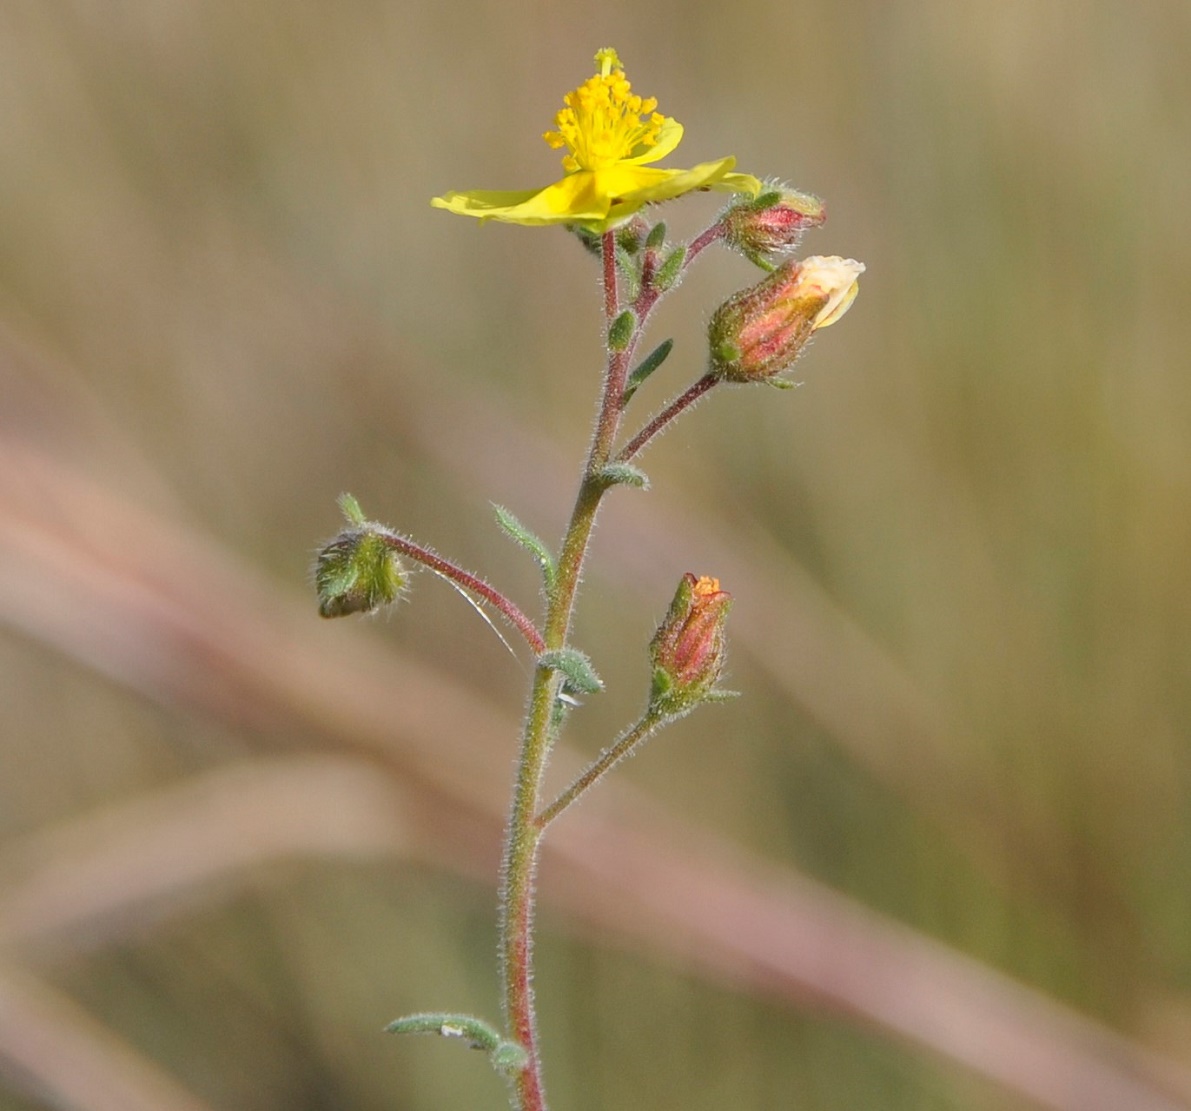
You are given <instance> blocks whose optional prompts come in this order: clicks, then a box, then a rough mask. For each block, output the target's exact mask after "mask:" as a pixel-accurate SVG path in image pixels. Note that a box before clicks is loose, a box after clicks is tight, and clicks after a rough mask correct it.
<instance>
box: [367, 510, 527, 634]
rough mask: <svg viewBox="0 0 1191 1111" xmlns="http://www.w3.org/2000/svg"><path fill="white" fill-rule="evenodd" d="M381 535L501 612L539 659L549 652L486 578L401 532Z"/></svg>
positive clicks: (514, 608)
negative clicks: (474, 573)
mask: <svg viewBox="0 0 1191 1111" xmlns="http://www.w3.org/2000/svg"><path fill="white" fill-rule="evenodd" d="M380 536H381V538H382V539H383V540H384V542H385V544H386V545H388V547H390V548H392V549H393V550H394V551H396V552H400V553H401V554H402V555H404V556H408V557H409V558H410V559H413V560H416V561H417V562H418V563H420V564H422V565H423V566H424V567H429V568H430V570H431V571H435V572H437V573H438V574H440V575H442V576H443V578H447V579H450V580H451V581H452V582H456V583H458V584H459V585H460V586H462V587H463V588H464V589H466V590H468V591H470V592H471V593H472V594H475V595H478V596H479V597H480V598H483V599H484V601H485V602H488V603H489V604H490V605H492V606H493V607H495V608H496V609H498V610H499V611H500V612H501V614H503V615H504V617H505V618H507V620H508V621H509V623H510V624H511V625H512V626H513V627H514V628H515V629H516V630H517V631H518V632H519V633H520V634H521V635H522V636H523V637H524V638H525V641H526V643H527V644H528V645H529V646H530V648H531V649H533V654H534V655H535V656H540V655H541V654H542V653H543V652H544V651H545V650H546V642H545V641H544V640H543V639H542V634H541V633H539V632H538V630H537V626H536V625H534V623H533V622H532V621H531V620H530V619H529V618H528V617H526V616H525V614H524V613H522V612H521V609H520V608H519V607H518V606H517V604H516V603H515V602H513V601H511V600H510V599H509V598H506V597H505V596H504V595H503V594H502V593H501V592H500V591H499V590H497V589H496V588H495V587H492V586H489V585H488V584H487V583H486V582H484V580H483V579H481V578H479V577H478V576H476V575H473V574H472V573H471V572H470V571H465V570H464V569H463V568H462V567H460V566H458V565H457V564H455V563H452V562H451V561H450V560H449V559H443V557H442V556H440V555H435V554H434V552H432V551H430V550H429V549H428V548H423V547H422V546H421V545H420V544H415V543H414V542H413V541H412V540H410V539H408V538H407V537H404V536H401V535H400V534H398V533H395V532H392V531H390V530H388V529H386V530H384V531H383V532H381V533H380Z"/></svg>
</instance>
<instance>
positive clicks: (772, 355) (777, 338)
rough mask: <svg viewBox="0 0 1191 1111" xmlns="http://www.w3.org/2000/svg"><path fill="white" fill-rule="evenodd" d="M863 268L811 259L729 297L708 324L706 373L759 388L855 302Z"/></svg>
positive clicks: (830, 258)
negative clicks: (752, 383)
mask: <svg viewBox="0 0 1191 1111" xmlns="http://www.w3.org/2000/svg"><path fill="white" fill-rule="evenodd" d="M862 273H864V263H862V262H856V261H855V259H850V258H840V257H838V256H837V255H831V256H828V257H824V256H821V255H813V256H812V257H810V258H806V259H803V260H802V261H801V262H799V261H797V260H791V261H789V262H786V263H783V264H782V265H781V266H779V267H778V268H777V269H776V270H775V271H774V272H773V273H772V274H770V275H769V277H767V278H765V279H764V280H762V281H761V282H758V283H757V285H755V286H752V287H751V288H749V289H745V290H741V292H739V293H737V294H735V295H734V296H732V297H730V298H729V299H728V300H727V301H725V302H724V303H723V304H722V305H721V306H720V307H719V308H718V309H716V311H715V314H714V315H713V316H712V318H711V324H710V325H709V327H708V340H709V342H710V344H711V368H712V371H713V372H714V373H715V374H716V375H718V376H719V377H720V378H721V379H724V380H726V381H729V382H764V381H768V380H770V379H772V378H774V377H775V376H776V375H778V374H780V373H781V372H782V371H783V370H785V369H786V368H787V367H789V366H790V365H791V364H793V362H794V360H795V359H797V358H798V356H799V354H800V353H801V352H802V349H803V347H805V346H806V342H807V340H809V339H810V338H811V335H812V334H813V333H814V332H815V331H817V330H818V329H819V328H826V327H827V326H828V325H829V324H834V323H835V322H836V321H837V320H838V319H839V318H840V317H841V316H843V315H844V313H845V312H847V311H848V308H849V306H850V305H851V304H852V301H853V300H855V297H856V292H857V289H858V279H859V277H860V275H861V274H862Z"/></svg>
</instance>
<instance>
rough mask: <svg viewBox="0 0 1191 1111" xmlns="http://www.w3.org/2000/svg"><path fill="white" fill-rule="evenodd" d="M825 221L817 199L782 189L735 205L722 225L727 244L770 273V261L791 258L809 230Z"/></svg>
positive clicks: (725, 214) (825, 214)
mask: <svg viewBox="0 0 1191 1111" xmlns="http://www.w3.org/2000/svg"><path fill="white" fill-rule="evenodd" d="M826 219H827V208H826V206H825V205H824V204H823V202H822V201H821V200H819V198H818V197H812V196H811V195H810V194H809V193H799V192H797V191H796V190H794V189H785V188H782V189H772V190H770V191H769V192H766V193H762V194H761V196H759V197H757V198H756V199H755V200H744V201H740V202H738V203H737V204H734V205H733V206H732V207H731V208H729V209H728V211H727V212H725V213H724V215H723V217H722V218H721V220H720V223H721V224H722V225H723V228H724V242H726V243H727V244H728V245H729V246H731V247H735V248H736V249H737V250H738V251H740V252H741V253H742V254H743V255H745V256H746V257H747V258H749V259H750V260H751V261H753V262H755V263H756V264H757V265H758V266H762V267H764V268H765V269H766V270H771V269H773V264H772V263H771V262H770V261H769V260H770V259H771V258H780V257H781V256H783V255H788V254H789V253H790V252H791V251H793V250H794V248H795V247H797V246H798V241H799V240H800V239H801V238H802V233H803V232H804V231H805V230H806V229H807V228H817V227H819V225H820V224H822V223H823V222H824V221H825V220H826Z"/></svg>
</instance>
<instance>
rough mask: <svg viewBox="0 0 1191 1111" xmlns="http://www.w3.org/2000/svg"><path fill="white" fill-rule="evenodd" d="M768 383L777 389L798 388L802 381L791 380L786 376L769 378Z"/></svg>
mask: <svg viewBox="0 0 1191 1111" xmlns="http://www.w3.org/2000/svg"><path fill="white" fill-rule="evenodd" d="M766 385H769V386H772V387H773V388H774V389H775V390H796V389H798V387H799V386H801V385H802V383H801V382H790V381H787V380H786V379H785V378H767V379H766Z"/></svg>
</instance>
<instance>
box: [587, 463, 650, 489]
mask: <svg viewBox="0 0 1191 1111" xmlns="http://www.w3.org/2000/svg"><path fill="white" fill-rule="evenodd" d="M597 477H598V478H599V480H600V481H601V482H602V483H603V484H604V485H605V486H634V487H636V488H637V489H638V490H648V489H649V476H648V475H647V474H646V473H645V472H644V471H643V470H641V468H640V467H634V466H633V465H632V463H606V464H605V465H604V466H603V467H601V468H600V470H599V472H598V476H597Z"/></svg>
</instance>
